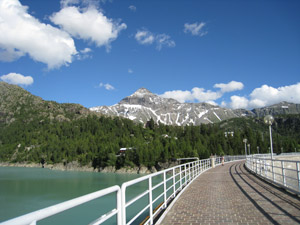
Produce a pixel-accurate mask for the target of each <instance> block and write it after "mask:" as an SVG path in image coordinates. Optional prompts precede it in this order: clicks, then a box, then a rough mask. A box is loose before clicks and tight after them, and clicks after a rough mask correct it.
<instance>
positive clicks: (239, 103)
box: [229, 83, 300, 109]
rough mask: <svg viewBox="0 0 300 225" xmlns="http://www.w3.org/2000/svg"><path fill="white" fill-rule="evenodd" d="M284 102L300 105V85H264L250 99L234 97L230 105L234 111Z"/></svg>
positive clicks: (253, 92) (255, 90)
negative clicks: (275, 86) (276, 86)
mask: <svg viewBox="0 0 300 225" xmlns="http://www.w3.org/2000/svg"><path fill="white" fill-rule="evenodd" d="M283 101H287V102H291V103H296V104H299V103H300V83H297V84H293V85H290V86H283V87H278V88H274V87H271V86H268V85H262V86H261V87H259V88H255V89H254V90H253V91H252V92H251V94H250V95H249V97H248V98H247V97H239V96H232V97H231V102H230V103H229V105H230V107H231V108H233V109H237V108H246V109H247V108H260V107H266V106H270V105H273V104H277V103H279V102H283Z"/></svg>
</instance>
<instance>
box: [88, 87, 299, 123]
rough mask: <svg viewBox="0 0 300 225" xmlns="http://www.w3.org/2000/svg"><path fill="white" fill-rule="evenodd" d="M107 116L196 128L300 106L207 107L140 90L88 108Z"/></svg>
mask: <svg viewBox="0 0 300 225" xmlns="http://www.w3.org/2000/svg"><path fill="white" fill-rule="evenodd" d="M90 110H91V111H95V112H98V113H101V114H104V115H108V116H122V117H125V118H128V119H130V120H133V121H136V122H141V123H146V122H147V121H149V120H150V119H151V118H152V119H153V120H154V122H155V123H162V124H166V125H177V126H184V125H190V124H192V125H200V124H202V123H205V124H208V123H216V122H221V121H223V120H227V119H231V118H236V117H245V116H247V117H256V116H258V117H262V116H264V115H267V114H272V115H278V114H299V113H300V105H299V104H292V103H287V102H282V103H279V104H276V105H273V106H269V107H264V108H260V109H253V110H246V109H237V110H233V109H228V108H222V107H219V106H215V105H211V104H208V103H180V102H178V101H176V100H174V99H171V98H162V97H160V96H158V95H155V94H153V93H152V92H150V91H149V90H147V89H146V88H140V89H138V90H137V91H136V92H135V93H133V94H132V95H130V96H128V97H125V98H124V99H122V100H121V101H120V102H119V103H118V104H115V105H113V106H98V107H92V108H90Z"/></svg>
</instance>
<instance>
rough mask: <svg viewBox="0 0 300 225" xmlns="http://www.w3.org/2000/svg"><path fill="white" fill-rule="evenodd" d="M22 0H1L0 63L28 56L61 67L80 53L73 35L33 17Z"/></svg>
mask: <svg viewBox="0 0 300 225" xmlns="http://www.w3.org/2000/svg"><path fill="white" fill-rule="evenodd" d="M27 10H28V7H26V6H23V5H22V4H21V3H20V2H19V0H1V1H0V21H1V22H0V60H2V61H13V60H16V59H18V58H19V57H21V56H24V55H26V54H28V55H29V56H30V57H31V58H32V59H33V60H35V61H38V62H42V63H45V64H47V65H48V68H49V69H52V68H58V67H60V66H62V65H67V64H69V63H71V62H72V57H73V56H74V55H76V54H77V51H76V48H75V44H74V41H73V39H72V38H71V37H70V35H69V34H68V33H66V32H64V31H61V30H60V29H58V28H55V27H53V26H51V25H49V24H45V23H41V22H40V21H39V20H38V19H36V18H34V17H33V16H31V15H30V14H29V13H28V12H27Z"/></svg>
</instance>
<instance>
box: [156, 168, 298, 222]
mask: <svg viewBox="0 0 300 225" xmlns="http://www.w3.org/2000/svg"><path fill="white" fill-rule="evenodd" d="M171 224H176V225H192V224H193V225H195V224H197V225H198V224H205V225H213V224H222V225H223V224H230V225H231V224H256V225H259V224H284V225H286V224H300V198H299V197H296V196H295V195H292V194H289V193H287V192H285V191H284V190H282V189H279V188H275V187H274V186H272V185H270V184H267V183H265V182H264V181H262V180H260V179H258V178H256V177H255V176H254V175H252V174H250V173H249V172H248V171H247V170H246V169H245V168H244V162H235V163H228V164H225V165H224V166H218V167H216V168H214V169H211V170H209V171H207V172H205V173H203V174H202V175H200V176H199V177H198V178H197V179H196V180H195V181H194V182H193V183H192V184H191V185H190V186H189V187H188V188H187V190H186V191H185V192H184V193H182V195H181V196H180V197H179V199H178V200H177V201H176V203H175V204H174V206H173V207H172V208H171V209H170V211H169V212H168V214H167V215H166V217H165V218H164V220H163V221H162V223H161V225H171Z"/></svg>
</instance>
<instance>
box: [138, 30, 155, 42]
mask: <svg viewBox="0 0 300 225" xmlns="http://www.w3.org/2000/svg"><path fill="white" fill-rule="evenodd" d="M135 39H136V40H137V42H138V43H139V44H141V45H150V44H152V43H153V42H154V40H155V37H154V35H153V34H152V33H151V32H149V31H147V30H139V31H138V32H137V33H136V34H135Z"/></svg>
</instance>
